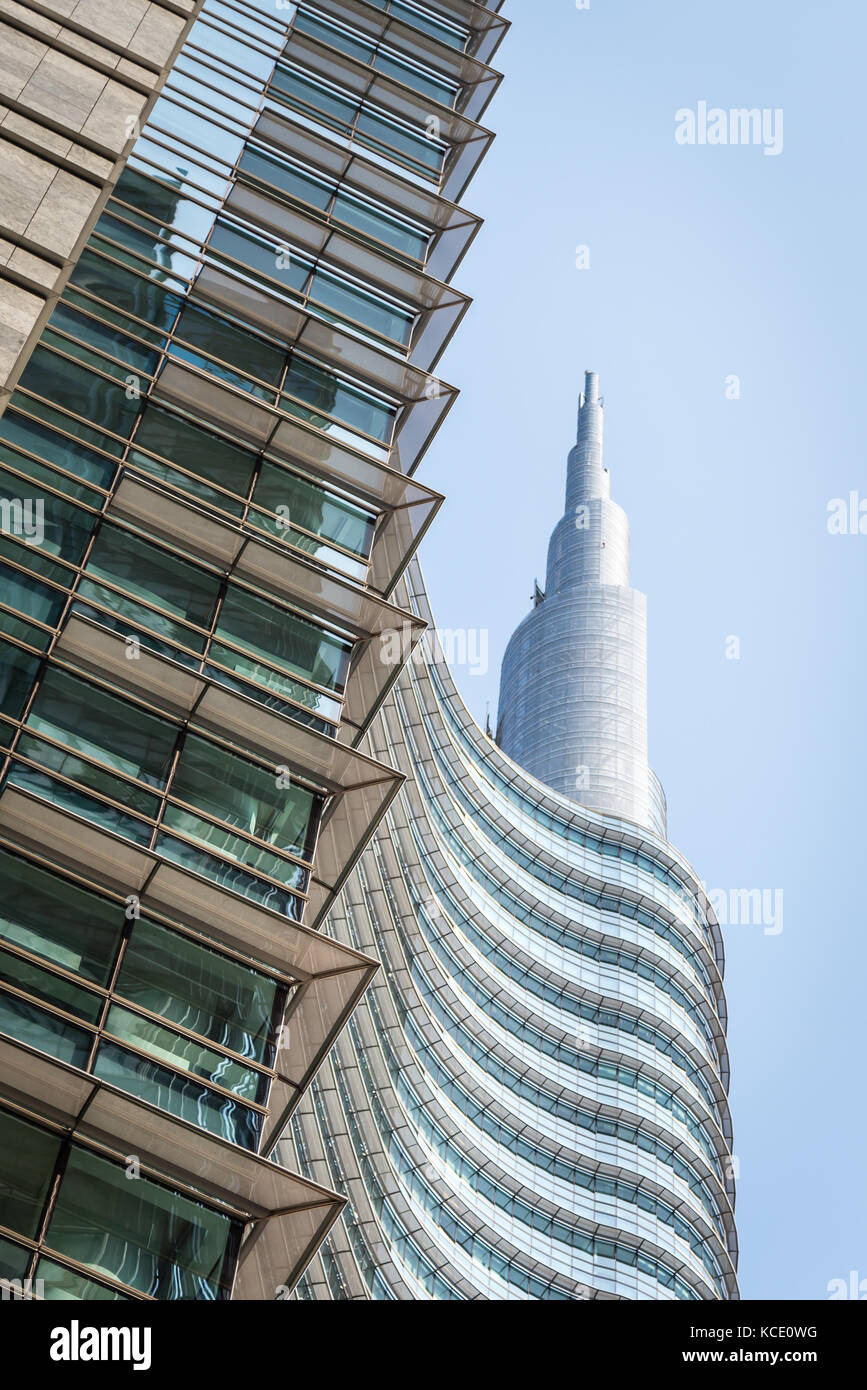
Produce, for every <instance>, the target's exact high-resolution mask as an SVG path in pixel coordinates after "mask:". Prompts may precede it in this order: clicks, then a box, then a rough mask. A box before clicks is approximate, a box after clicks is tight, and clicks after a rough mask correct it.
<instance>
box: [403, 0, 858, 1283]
mask: <svg viewBox="0 0 867 1390" xmlns="http://www.w3.org/2000/svg"><path fill="white" fill-rule="evenodd" d="M504 13H505V14H507V15H508V16H509V17H510V18H511V20H512V22H513V29H512V32H511V34H510V36H509V37H508V39H507V40H506V42H505V43H504V44H503V46H502V48H501V49H500V51H499V53H498V55H497V58H496V62H497V65H498V66H499V67H500V68H501V69H502V70H503V71H504V72H505V73H506V81H505V83H504V85H503V87H502V88H501V91H500V93H499V94H498V96H497V98H496V99H495V101H494V103H493V104H492V106H491V107H490V108H489V112H488V114H487V116H486V118H485V119H486V121H487V123H488V124H489V125H490V126H491V127H492V128H493V129H494V130H496V131H498V138H497V141H496V143H495V145H494V147H493V150H492V151H491V153H490V154H489V156H488V159H487V161H486V162H485V164H484V166H483V169H482V171H481V172H480V174H479V175H478V176H477V178H476V180H475V181H474V183H473V184H472V185H471V188H470V191H469V194H468V196H467V199H466V201H467V204H468V206H470V207H472V208H473V209H474V210H475V211H478V212H480V213H481V214H482V215H483V216H484V217H485V218H486V219H487V220H486V225H485V226H484V228H483V229H482V232H481V234H480V236H479V238H478V240H477V242H476V244H475V246H474V247H473V249H472V250H471V252H470V254H469V256H468V257H467V259H466V260H465V262H464V264H463V266H462V267H461V268H460V270H459V271H458V274H457V277H456V283H457V284H458V285H460V287H461V288H463V289H466V290H467V291H468V292H469V293H470V294H472V295H473V296H474V304H473V306H472V307H471V309H470V312H469V314H468V316H467V318H466V319H465V320H464V323H463V325H462V327H461V329H460V330H459V333H458V336H457V338H456V339H455V341H454V343H453V345H452V347H451V348H450V349H449V352H448V354H447V355H446V357H445V358H444V359H443V362H442V364H441V367H440V373H441V375H442V376H443V378H444V379H446V380H448V381H451V382H454V383H455V384H456V385H458V386H459V387H461V390H462V395H461V398H460V400H459V401H458V404H457V405H456V407H455V409H454V410H453V412H452V414H451V416H450V417H449V419H448V421H447V422H446V425H445V426H444V428H443V430H442V431H441V433H440V435H439V437H438V439H437V441H436V442H435V444H434V446H433V448H432V449H431V451H430V452H429V454H428V455H427V457H426V459H425V460H424V462H423V465H422V470H421V474H420V476H421V477H423V478H424V479H425V480H426V481H428V482H430V483H431V484H432V485H433V486H435V487H437V488H440V489H441V490H442V491H443V492H445V493H446V494H447V499H448V500H447V502H446V505H445V507H444V508H443V510H442V511H441V512H440V515H439V517H438V518H437V521H436V522H435V524H434V528H433V530H432V532H431V534H430V536H429V537H428V539H427V540H426V541H425V544H424V547H423V551H422V563H423V567H424V571H425V575H426V579H427V583H428V589H429V592H430V594H431V598H432V601H433V605H434V611H435V613H436V615H437V623H438V625H439V626H440V627H443V628H467V629H485V630H486V631H487V632H488V633H489V642H490V657H489V663H490V664H489V670H488V673H487V675H480V674H471V673H470V671H469V670H468V669H461V668H456V670H455V676H456V679H457V682H458V685H459V687H460V689H461V692H462V694H463V696H464V698H465V700H466V702H467V704H468V707H469V709H470V711H471V713H472V714H473V715H474V717H475V718H476V719H477V720H478V721H479V722H480V723H484V718H485V712H486V706H487V703H488V702H490V709H491V719H492V722H493V720H494V717H495V714H496V706H497V688H498V681H499V667H500V660H501V657H502V653H503V650H504V647H505V644H506V642H507V641H508V638H509V636H510V634H511V632H512V630H513V628H514V627H515V626H516V624H517V623H518V621H519V620H520V619H521V618H522V617H523V616H524V614H525V613H526V612H527V611H528V608H529V599H530V595H531V593H532V586H533V579H534V576H538V578H539V580H540V582H542V583H543V582H544V573H545V556H546V549H547V542H548V537H549V534H550V532H551V530H552V528H553V526H554V524H555V522H556V521H557V520H558V519H559V517H560V515H561V514H562V510H563V487H564V480H565V466H566V454H567V452H568V450H569V448H570V447H571V445H572V443H573V442H574V433H575V414H576V408H577V395H578V391H579V389H580V386H581V381H582V374H583V371H584V369H585V368H590V369H593V370H596V371H598V372H599V373H600V374H601V386H602V391H603V393H604V395H605V400H606V461H607V464H608V467H609V468H610V471H611V477H612V495H613V496H614V497H615V499H616V500H617V501H618V502H620V503H621V505H622V506H623V507H625V509H626V511H627V513H628V514H629V517H630V522H631V527H632V583H633V585H634V587H636V588H638V589H641V590H643V591H644V592H645V593H646V594H647V595H648V602H649V626H650V635H649V644H650V740H651V757H652V762H653V765H654V767H655V769H656V771H657V772H658V774H659V775H660V777H661V779H662V781H663V784H664V786H665V789H666V792H667V795H668V801H669V833H670V836H671V839H672V840H673V842H674V843H675V844H676V845H677V846H678V848H679V849H681V850H682V851H683V852H684V853H685V854H686V855H687V857H688V858H689V859H690V860H691V862H692V863H693V864H694V865H695V867H696V869H697V870H698V872H699V874H700V875H701V876H702V877H703V878H704V879H705V881H706V882H707V884H708V885H709V886H710V887H712V888H718V889H722V890H733V889H738V888H760V889H769V890H776V889H781V890H782V891H783V893H784V899H783V903H784V919H783V930H782V932H780V933H778V934H766V933H765V931H764V929H763V927H762V925H761V924H759V925H754V926H730V927H729V928H728V930H727V933H726V937H727V954H728V968H727V975H726V987H727V994H728V1001H729V1014H730V1029H729V1041H730V1048H731V1054H732V1074H733V1084H732V1090H731V1100H732V1108H733V1112H734V1124H735V1146H734V1147H735V1154H736V1156H737V1158H738V1160H739V1162H740V1182H739V1197H738V1225H739V1233H740V1244H741V1286H742V1294H743V1296H744V1297H745V1298H761V1297H775V1298H785V1299H824V1298H827V1297H828V1292H827V1286H828V1283H829V1281H831V1280H833V1279H843V1280H846V1281H847V1282H848V1281H849V1278H850V1271H852V1270H855V1271H857V1272H858V1278H859V1279H863V1280H865V1285H864V1293H863V1294H862V1297H867V1233H865V1227H867V1220H865V1217H867V1182H865V1145H867V1106H865V1095H864V1089H865V1088H864V1073H865V1060H867V1058H865V1050H867V1049H865V1012H867V1011H865V961H867V947H865V918H867V908H865V896H867V895H865V879H867V854H865V845H864V840H865V785H867V781H865V689H864V687H865V681H864V676H865V653H867V611H865V610H867V584H865V575H867V534H865V535H863V536H861V535H832V534H829V531H828V527H827V507H828V503H829V501H830V500H831V499H832V498H848V495H849V493H850V492H851V491H853V490H855V491H858V492H859V495H860V497H861V498H863V499H864V500H865V503H867V467H865V450H864V409H863V404H862V402H863V396H864V391H863V377H864V345H863V334H864V323H863V305H864V302H865V296H864V279H865V270H864V266H865V256H864V223H865V192H864V189H865V180H864V169H865V158H864V147H865V123H867V107H865V103H864V97H863V93H864V85H865V77H864V68H863V61H864V53H865V50H867V6H865V5H864V4H863V0H821V3H807V0H727V3H725V4H709V3H707V2H706V0H702V2H701V3H697V0H657V2H656V3H650V0H591V4H590V9H589V10H579V9H577V7H576V4H575V0H510V3H508V4H507V5H506V7H505V10H504ZM701 101H706V102H707V103H708V105H709V106H710V107H721V108H724V109H725V110H729V109H731V108H741V107H746V108H752V107H758V108H761V109H764V108H768V109H770V110H776V109H777V108H781V109H782V111H783V149H782V152H781V153H780V154H778V155H776V156H769V155H765V154H764V152H763V149H762V147H761V146H757V147H744V146H737V147H733V146H731V145H725V146H723V145H709V144H705V145H698V144H696V145H693V146H685V145H679V144H678V143H677V142H676V140H675V113H676V112H677V111H678V110H681V109H683V108H692V109H693V110H697V108H698V103H699V102H701ZM578 246H587V247H588V248H589V260H590V265H589V269H583V270H578V269H577V268H576V264H575V262H576V247H578ZM731 376H737V377H739V379H740V398H739V399H728V398H727V394H726V391H727V379H728V378H729V377H731ZM865 513H867V506H865ZM865 530H867V519H865ZM731 637H737V638H738V639H739V641H740V659H739V660H731V659H727V654H726V653H727V645H726V644H727V639H729V638H731ZM729 650H731V646H729Z"/></svg>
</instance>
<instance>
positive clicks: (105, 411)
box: [20, 343, 139, 439]
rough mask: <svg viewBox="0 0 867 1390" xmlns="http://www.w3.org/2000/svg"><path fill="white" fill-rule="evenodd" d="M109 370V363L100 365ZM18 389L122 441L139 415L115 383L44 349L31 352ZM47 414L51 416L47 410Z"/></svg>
mask: <svg viewBox="0 0 867 1390" xmlns="http://www.w3.org/2000/svg"><path fill="white" fill-rule="evenodd" d="M71 346H72V344H68V343H67V344H66V346H65V348H64V350H65V351H68V350H69V348H70V347H71ZM108 367H109V363H107V362H104V361H103V363H102V366H101V370H106V369H108ZM118 370H120V369H118ZM20 385H21V387H22V388H23V389H24V390H26V391H33V392H35V394H36V395H37V396H44V397H45V398H46V400H48V401H50V402H53V403H54V404H55V405H58V406H60V408H61V409H62V410H69V411H72V412H73V413H74V414H76V415H81V416H82V417H83V418H84V419H85V420H89V421H90V423H91V424H92V425H93V424H96V425H99V426H100V427H101V428H103V429H107V430H111V431H112V432H113V433H114V434H119V435H122V436H123V437H124V438H125V439H126V438H128V437H129V435H130V434H131V432H132V427H133V422H134V421H135V417H136V416H137V414H138V411H139V403H138V401H137V400H135V399H132V400H130V399H129V398H128V397H127V395H126V392H125V391H124V390H123V389H120V388H119V385H118V382H116V381H107V380H106V379H105V378H104V377H102V376H97V375H95V373H94V372H91V371H88V370H87V368H86V367H84V366H81V365H80V363H77V362H70V361H68V360H67V359H66V358H62V357H58V356H57V354H56V353H54V352H51V351H50V350H49V349H48V348H46V347H37V348H36V349H35V350H34V353H33V356H32V357H31V358H30V361H29V363H28V364H27V366H26V367H25V369H24V372H23V374H22V376H21V381H20ZM39 413H41V412H39ZM48 413H49V415H50V413H51V408H50V406H49V410H48Z"/></svg>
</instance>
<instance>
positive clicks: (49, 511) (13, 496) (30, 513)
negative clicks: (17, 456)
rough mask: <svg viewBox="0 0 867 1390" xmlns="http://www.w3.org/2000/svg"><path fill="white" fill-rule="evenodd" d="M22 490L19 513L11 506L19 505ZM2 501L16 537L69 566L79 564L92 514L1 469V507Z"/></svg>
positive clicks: (92, 518)
mask: <svg viewBox="0 0 867 1390" xmlns="http://www.w3.org/2000/svg"><path fill="white" fill-rule="evenodd" d="M25 489H26V490H27V498H26V500H25V505H24V507H23V509H22V510H21V511H20V512H19V508H18V507H17V506H15V505H14V504H15V503H16V501H17V502H20V501H21V493H22V491H24V490H25ZM4 501H5V503H6V505H7V507H8V508H9V515H10V518H11V519H12V520H13V521H15V523H16V532H15V533H16V534H22V533H23V535H24V536H28V535H29V536H33V537H34V541H35V544H36V545H37V546H38V547H39V548H40V550H43V551H46V552H47V553H48V554H50V555H58V556H59V557H60V558H61V559H62V560H67V561H68V562H69V563H70V564H71V565H77V564H78V563H79V561H80V560H81V557H82V555H83V554H84V552H85V550H86V549H87V543H88V541H89V540H90V535H91V532H92V531H93V528H94V526H95V525H96V521H97V518H96V516H94V514H93V513H92V512H86V511H84V510H83V509H82V508H81V507H77V506H76V505H75V503H74V502H66V501H64V499H63V498H62V497H55V496H54V494H53V493H51V492H45V491H44V490H43V489H42V488H41V487H40V486H39V485H38V484H34V483H26V482H24V480H23V479H21V478H15V477H13V476H12V474H11V473H7V472H6V470H5V469H0V504H2V503H3V502H4ZM28 543H30V542H28Z"/></svg>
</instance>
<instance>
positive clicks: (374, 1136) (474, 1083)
mask: <svg viewBox="0 0 867 1390" xmlns="http://www.w3.org/2000/svg"><path fill="white" fill-rule="evenodd" d="M399 601H400V603H401V605H404V604H405V605H406V606H408V607H410V608H411V609H412V610H413V611H414V612H416V613H417V614H418V615H419V616H420V617H423V618H424V619H425V620H426V621H427V622H428V623H431V613H430V610H429V606H428V601H427V597H426V594H425V590H424V587H423V583H422V579H421V575H420V572H419V570H418V568H417V567H416V565H415V564H413V565H412V566H411V567H410V571H409V573H408V575H407V578H406V580H405V583H404V585H403V586H402V592H401V594H400V599H399ZM369 740H370V751H371V753H372V754H374V755H375V756H376V757H378V758H380V759H382V760H383V761H388V762H391V763H392V764H393V765H395V766H397V767H399V768H400V769H401V770H402V771H403V772H405V773H406V775H407V779H408V780H407V782H406V785H405V787H404V790H403V792H402V794H401V796H400V797H399V798H398V799H397V800H396V801H395V802H394V804H393V805H392V807H391V808H390V810H389V812H388V815H387V818H386V821H385V822H384V823H383V825H382V826H381V827H380V828H379V830H378V831H377V833H376V835H375V837H374V840H373V842H372V844H371V846H370V847H369V848H368V849H367V850H366V851H365V853H364V855H363V856H362V860H361V862H360V864H359V866H358V868H357V869H356V871H355V872H354V873H353V875H352V877H351V879H350V881H349V883H348V885H347V887H346V889H345V891H344V894H343V896H342V898H341V900H340V902H339V903H338V905H337V906H336V907H335V908H334V909H333V911H332V914H331V916H330V918H329V923H330V928H331V930H332V932H333V934H334V935H335V936H336V937H338V938H339V939H340V940H341V941H342V942H344V943H345V944H347V945H351V946H353V947H354V948H355V949H360V950H364V951H369V952H370V953H371V954H375V955H378V956H379V957H380V958H381V960H382V962H383V970H382V971H381V972H380V975H379V976H378V977H377V980H376V981H375V982H374V985H373V986H372V988H371V990H370V992H369V994H368V996H367V999H366V1000H365V1001H364V1002H363V1003H362V1004H361V1005H360V1006H359V1008H358V1010H357V1011H356V1013H355V1015H354V1017H353V1019H352V1021H351V1023H350V1025H349V1027H348V1028H347V1030H346V1031H345V1032H344V1034H343V1035H342V1037H341V1038H340V1040H339V1041H338V1043H337V1045H336V1047H335V1049H334V1051H333V1053H332V1056H331V1058H330V1060H329V1061H328V1062H327V1063H326V1064H325V1065H324V1067H323V1069H322V1071H321V1072H320V1074H319V1077H318V1078H317V1080H316V1081H315V1082H314V1086H313V1089H312V1093H311V1094H310V1095H309V1096H308V1097H307V1098H305V1100H304V1101H303V1102H302V1104H301V1106H300V1107H299V1109H298V1111H297V1112H296V1115H295V1117H294V1119H293V1122H292V1125H291V1128H290V1132H289V1135H288V1136H287V1139H286V1141H285V1147H286V1150H287V1161H289V1160H290V1159H291V1161H292V1163H293V1164H296V1163H297V1164H298V1165H300V1167H301V1169H302V1171H303V1172H305V1174H306V1176H308V1177H309V1178H313V1179H315V1180H318V1181H320V1182H325V1181H328V1182H331V1183H333V1184H334V1186H335V1187H337V1188H338V1189H339V1190H340V1191H342V1192H345V1193H346V1194H347V1196H348V1197H349V1203H350V1205H349V1207H348V1209H347V1214H346V1215H345V1217H344V1219H343V1220H342V1221H341V1222H340V1223H339V1224H338V1225H337V1226H336V1227H335V1229H334V1231H333V1232H332V1233H331V1235H330V1236H329V1238H328V1241H327V1242H326V1244H325V1246H324V1247H323V1250H322V1253H321V1256H320V1257H319V1258H318V1259H317V1260H316V1261H315V1262H314V1263H313V1264H312V1265H311V1267H310V1269H309V1270H308V1273H307V1275H306V1276H305V1279H304V1280H303V1281H302V1284H301V1285H300V1286H299V1290H298V1294H297V1296H298V1297H299V1298H313V1299H323V1298H324V1299H358V1298H362V1299H364V1298H376V1299H381V1298H389V1299H391V1298H396V1299H427V1298H434V1299H461V1300H462V1299H472V1298H480V1297H481V1298H489V1299H566V1300H583V1299H590V1298H607V1299H611V1298H615V1299H616V1298H625V1299H657V1300H658V1299H684V1300H688V1299H732V1298H737V1296H738V1293H737V1282H736V1260H737V1243H736V1233H735V1224H734V1215H733V1204H734V1185H733V1180H732V1161H731V1157H730V1155H731V1122H730V1116H729V1110H728V1104H727V1100H726V1090H727V1084H728V1059H727V1053H726V1043H725V1031H724V1030H725V1022H726V1013H725V999H724V995H723V988H722V971H723V950H722V942H721V938H720V932H719V928H718V926H717V924H716V922H715V920H714V917H713V915H712V913H711V912H710V911H709V909H708V906H707V903H706V899H705V897H704V895H703V892H702V889H701V885H700V883H699V881H698V879H697V877H696V875H695V873H694V871H693V870H692V869H691V867H690V866H689V864H688V863H687V862H686V861H685V860H684V859H683V858H682V857H681V856H680V855H679V854H678V853H677V851H676V850H674V849H673V848H672V846H671V845H669V844H668V843H667V842H666V841H665V840H664V839H663V838H662V837H661V836H660V835H658V834H657V833H656V832H654V831H653V830H651V829H646V828H644V827H641V826H638V825H637V824H636V823H634V822H631V821H627V820H625V819H619V818H615V817H613V816H609V815H603V814H601V813H599V812H595V811H592V810H589V809H587V808H584V807H582V806H579V805H578V804H577V803H576V802H575V801H573V800H570V799H568V798H566V797H565V796H562V795H560V794H558V793H556V792H554V791H552V790H550V789H548V788H546V787H544V786H543V785H542V784H541V783H540V782H538V781H536V780H535V778H533V777H531V776H530V775H529V774H527V773H526V772H524V771H523V770H522V769H521V768H519V767H518V766H517V765H516V764H515V763H514V762H513V761H512V760H511V759H510V758H509V757H507V756H506V755H505V754H504V753H503V752H502V751H501V750H500V749H499V748H498V747H497V745H496V744H495V743H494V742H493V741H492V740H491V739H490V738H489V737H487V736H486V735H484V734H483V733H482V732H481V731H480V730H479V729H478V727H477V726H476V725H475V723H474V722H473V720H472V719H471V717H470V715H469V714H468V712H467V710H466V708H465V707H464V705H463V703H462V701H461V699H460V696H459V695H458V693H457V690H456V688H455V686H454V683H453V681H452V678H451V675H450V672H449V668H448V666H447V664H446V661H445V659H444V657H443V655H442V654H441V653H440V652H439V651H438V650H437V648H436V645H435V642H434V641H433V640H432V639H428V638H425V640H424V642H423V643H422V646H421V649H420V655H419V656H418V657H417V658H416V659H415V660H414V661H413V662H411V663H410V665H409V666H408V667H407V669H406V670H405V671H404V673H403V675H402V676H401V679H400V681H399V682H398V684H397V686H396V687H395V690H394V691H393V692H392V694H391V695H390V696H389V698H388V701H387V702H386V705H385V707H384V708H383V710H382V711H381V713H380V716H379V718H378V719H377V721H376V723H375V724H374V726H373V728H372V729H371V732H370V734H369Z"/></svg>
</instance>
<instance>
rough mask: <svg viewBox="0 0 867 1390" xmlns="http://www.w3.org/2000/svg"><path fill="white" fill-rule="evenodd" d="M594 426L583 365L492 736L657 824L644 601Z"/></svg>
mask: <svg viewBox="0 0 867 1390" xmlns="http://www.w3.org/2000/svg"><path fill="white" fill-rule="evenodd" d="M604 423H605V422H604V407H603V401H602V398H601V396H600V395H599V376H598V374H597V373H596V372H585V374H584V390H583V392H582V394H581V396H580V398H579V409H578V433H577V439H576V442H575V444H574V446H573V448H572V449H571V450H570V452H569V457H568V463H567V469H566V506H565V511H564V514H563V516H562V517H561V519H560V521H559V522H558V523H557V526H556V527H555V528H554V531H553V534H552V536H551V541H550V544H549V547H548V572H547V578H546V583H545V601H544V603H539V604H537V605H536V606H535V607H534V608H533V610H532V612H531V613H530V614H529V616H528V617H527V618H525V619H524V622H523V623H522V624H521V625H520V627H519V628H518V629H517V631H516V632H515V634H514V636H513V637H512V640H511V642H510V643H509V646H508V648H507V650H506V655H505V657H504V659H503V670H502V676H501V681H500V709H499V725H498V731H497V732H498V742H499V744H500V747H501V748H502V749H503V751H504V752H505V753H507V754H509V756H510V757H512V758H514V760H515V761H516V762H517V763H520V764H521V766H522V767H524V768H526V770H527V771H528V772H530V773H532V774H533V776H535V777H538V778H539V780H540V781H542V782H545V783H546V784H547V785H548V786H550V787H553V788H554V789H555V790H556V791H559V792H561V793H563V794H564V795H565V796H569V797H571V798H572V799H573V800H575V801H580V802H582V803H583V804H584V805H586V806H590V807H592V808H594V809H596V810H599V811H606V812H608V813H610V814H612V815H618V816H622V817H624V818H625V819H628V820H632V821H637V822H638V823H639V824H642V825H650V824H655V828H657V829H661V830H662V831H664V826H661V824H660V823H659V820H658V817H656V816H655V812H654V806H653V804H652V802H653V803H658V800H659V798H658V797H656V798H651V795H650V787H651V774H650V770H649V767H648V762H647V674H646V672H647V661H646V636H645V631H646V619H645V599H644V595H643V594H639V593H636V592H635V590H633V589H631V588H630V586H629V522H628V520H627V517H626V513H625V512H624V511H623V509H622V508H621V507H619V506H618V505H617V503H616V502H613V501H612V500H611V480H610V478H609V475H608V470H607V469H606V468H605V465H604V462H603V432H604Z"/></svg>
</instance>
